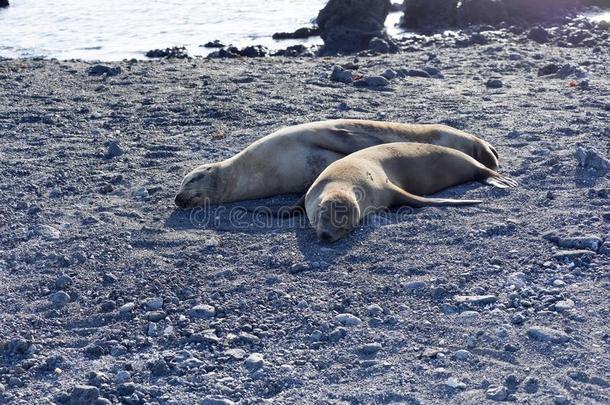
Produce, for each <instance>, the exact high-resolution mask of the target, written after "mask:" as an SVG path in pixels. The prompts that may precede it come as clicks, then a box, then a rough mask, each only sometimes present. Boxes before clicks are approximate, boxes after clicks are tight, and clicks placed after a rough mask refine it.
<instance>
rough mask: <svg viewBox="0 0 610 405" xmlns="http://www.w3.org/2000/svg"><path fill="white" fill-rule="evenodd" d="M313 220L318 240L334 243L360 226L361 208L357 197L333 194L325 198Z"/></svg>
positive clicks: (338, 193)
mask: <svg viewBox="0 0 610 405" xmlns="http://www.w3.org/2000/svg"><path fill="white" fill-rule="evenodd" d="M312 220H313V221H312V222H313V223H312V225H313V226H314V228H315V229H316V234H317V235H318V238H319V239H320V240H321V241H323V242H334V241H336V240H337V239H340V238H342V237H343V236H345V235H347V234H348V233H350V232H351V230H352V229H354V228H355V227H356V226H357V225H358V222H359V221H360V207H359V206H358V203H357V201H356V198H355V196H352V195H349V194H348V193H344V192H337V193H333V194H330V195H328V196H324V197H323V199H322V200H321V201H320V203H319V204H318V209H317V210H316V212H315V215H314V217H313V218H312Z"/></svg>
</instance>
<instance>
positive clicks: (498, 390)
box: [485, 386, 508, 401]
mask: <svg viewBox="0 0 610 405" xmlns="http://www.w3.org/2000/svg"><path fill="white" fill-rule="evenodd" d="M485 396H486V397H487V398H489V399H491V400H493V401H504V400H505V399H506V397H507V396H508V390H507V389H506V387H504V386H500V387H490V388H489V389H488V390H487V391H486V392H485Z"/></svg>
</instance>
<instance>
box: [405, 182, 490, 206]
mask: <svg viewBox="0 0 610 405" xmlns="http://www.w3.org/2000/svg"><path fill="white" fill-rule="evenodd" d="M394 191H395V193H396V197H395V200H394V205H409V206H411V207H415V208H421V207H459V206H463V205H474V204H481V203H482V202H483V201H481V200H453V199H450V198H428V197H421V196H418V195H415V194H411V193H409V192H408V191H405V190H403V189H401V188H400V187H397V186H396V187H395V189H394Z"/></svg>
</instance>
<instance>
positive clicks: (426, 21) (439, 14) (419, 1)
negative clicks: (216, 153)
mask: <svg viewBox="0 0 610 405" xmlns="http://www.w3.org/2000/svg"><path fill="white" fill-rule="evenodd" d="M457 4H458V1H457V0H406V1H405V15H404V17H403V19H402V24H403V25H404V26H405V27H409V28H423V27H447V26H452V25H455V18H456V15H457Z"/></svg>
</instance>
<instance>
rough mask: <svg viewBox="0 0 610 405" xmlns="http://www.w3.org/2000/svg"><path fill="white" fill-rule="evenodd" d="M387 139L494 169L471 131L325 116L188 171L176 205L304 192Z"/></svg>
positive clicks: (493, 158)
mask: <svg viewBox="0 0 610 405" xmlns="http://www.w3.org/2000/svg"><path fill="white" fill-rule="evenodd" d="M392 142H419V143H426V144H436V145H442V146H446V147H450V148H454V149H457V150H460V151H462V152H464V153H466V154H468V155H469V156H472V157H473V158H474V159H476V160H478V161H480V162H481V163H482V164H483V165H485V166H487V167H489V168H491V169H496V168H497V167H498V157H497V152H496V151H495V149H494V148H493V147H492V146H491V145H490V144H489V143H488V142H486V141H484V140H482V139H480V138H477V137H476V136H474V135H471V134H469V133H466V132H464V131H460V130H458V129H455V128H451V127H448V126H445V125H436V124H401V123H392V122H378V121H368V120H345V119H340V120H330V121H319V122H313V123H308V124H302V125H296V126H292V127H287V128H284V129H281V130H279V131H276V132H274V133H272V134H270V135H268V136H265V137H263V138H261V139H259V140H257V141H255V142H253V143H252V144H251V145H249V146H248V147H247V148H245V149H244V150H242V151H241V152H239V153H238V154H236V155H235V156H233V157H231V158H228V159H226V160H224V161H222V162H219V163H211V164H205V165H201V166H199V167H197V168H196V169H194V170H192V171H191V172H190V173H189V174H187V175H186V176H185V178H184V180H183V181H182V185H181V187H180V191H179V192H178V194H177V195H176V199H175V202H176V205H178V206H180V207H184V208H187V207H194V206H198V205H203V204H205V203H206V202H207V203H212V204H214V203H223V202H234V201H241V200H251V199H257V198H266V197H271V196H275V195H280V194H291V193H304V192H305V191H306V190H307V189H308V188H309V186H310V185H311V184H312V183H313V182H314V180H315V179H316V178H317V176H318V175H319V174H320V173H321V172H322V171H323V170H324V169H325V168H326V167H327V166H328V165H330V164H331V163H333V162H335V161H337V160H339V159H341V158H343V157H345V156H347V155H349V154H351V153H353V152H356V151H359V150H362V149H365V148H368V147H371V146H376V145H380V144H384V143H392Z"/></svg>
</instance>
